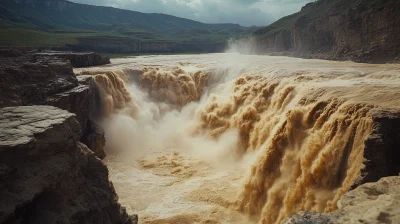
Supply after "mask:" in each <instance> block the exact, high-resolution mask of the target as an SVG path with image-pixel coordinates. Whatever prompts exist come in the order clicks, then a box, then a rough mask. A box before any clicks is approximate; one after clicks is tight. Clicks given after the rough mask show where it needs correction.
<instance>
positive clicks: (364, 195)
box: [283, 176, 400, 224]
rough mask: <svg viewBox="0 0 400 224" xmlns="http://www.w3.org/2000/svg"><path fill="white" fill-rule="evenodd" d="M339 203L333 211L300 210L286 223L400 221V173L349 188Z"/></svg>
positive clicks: (372, 223) (322, 223)
mask: <svg viewBox="0 0 400 224" xmlns="http://www.w3.org/2000/svg"><path fill="white" fill-rule="evenodd" d="M338 205H339V210H337V211H335V212H333V213H328V214H319V213H314V212H300V213H299V214H297V215H294V216H292V217H289V218H288V219H286V220H285V221H284V222H283V223H284V224H311V223H315V224H317V223H318V224H339V223H340V224H341V223H370V224H374V223H377V224H378V223H400V176H393V177H386V178H383V179H381V180H380V181H378V182H375V183H368V184H364V185H362V186H360V187H358V188H356V189H355V190H352V191H350V192H347V193H346V194H345V195H344V196H343V197H342V199H341V200H340V201H339V204H338Z"/></svg>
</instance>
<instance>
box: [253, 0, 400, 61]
mask: <svg viewBox="0 0 400 224" xmlns="http://www.w3.org/2000/svg"><path fill="white" fill-rule="evenodd" d="M399 12H400V2H398V1H396V0H377V1H375V0H364V1H360V0H356V1H344V0H319V1H316V2H314V3H310V4H307V5H306V6H305V7H303V8H302V10H301V11H300V12H298V13H296V14H293V15H291V16H288V17H284V18H282V19H281V20H279V21H277V22H276V23H274V24H272V25H270V26H269V27H266V28H263V29H261V30H258V31H256V32H255V35H256V39H257V44H258V46H259V48H258V49H259V52H261V53H264V52H267V53H275V54H276V53H278V54H283V55H293V56H299V57H306V58H310V57H313V58H322V59H333V60H353V61H356V62H373V63H382V62H390V61H398V59H399V57H400V42H399V41H398V35H399V34H400V14H399Z"/></svg>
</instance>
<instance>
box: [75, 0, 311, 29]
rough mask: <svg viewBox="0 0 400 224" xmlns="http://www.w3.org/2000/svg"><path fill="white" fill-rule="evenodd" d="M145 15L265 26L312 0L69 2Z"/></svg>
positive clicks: (77, 0)
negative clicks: (168, 15) (131, 11)
mask: <svg viewBox="0 0 400 224" xmlns="http://www.w3.org/2000/svg"><path fill="white" fill-rule="evenodd" d="M72 1H73V2H78V3H86V4H93V5H104V6H113V7H116V8H123V9H129V10H134V11H140V12H146V13H153V12H156V13H165V14H170V15H174V16H178V17H183V18H188V19H193V20H197V21H200V22H206V23H238V24H241V25H245V26H251V25H258V26H262V25H267V24H269V23H271V22H273V21H274V20H276V19H278V18H280V17H282V16H285V15H288V14H291V13H294V12H296V11H298V10H299V9H300V8H301V7H302V6H303V5H304V4H306V3H308V2H310V1H312V0H72Z"/></svg>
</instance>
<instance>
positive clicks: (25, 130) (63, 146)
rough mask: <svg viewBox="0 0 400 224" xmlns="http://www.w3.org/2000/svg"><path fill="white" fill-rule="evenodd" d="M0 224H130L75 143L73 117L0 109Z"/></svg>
mask: <svg viewBox="0 0 400 224" xmlns="http://www.w3.org/2000/svg"><path fill="white" fill-rule="evenodd" d="M0 114H1V116H0V167H1V169H0V179H1V183H0V198H1V203H0V223H121V224H128V223H136V222H137V218H136V217H129V216H128V215H127V213H126V211H125V210H124V209H123V208H121V206H120V204H119V203H118V197H117V195H116V193H115V191H114V187H113V185H112V184H111V183H110V182H109V181H108V169H107V167H106V166H105V165H104V164H103V163H102V162H101V161H100V159H98V158H97V157H96V156H95V154H94V153H93V152H92V151H91V150H89V149H88V148H87V147H86V146H85V145H84V144H82V143H80V142H79V138H80V136H81V129H80V125H79V122H78V121H77V120H76V116H75V115H74V114H72V113H69V112H67V111H64V110H61V109H58V108H55V107H51V106H19V107H6V108H2V109H0Z"/></svg>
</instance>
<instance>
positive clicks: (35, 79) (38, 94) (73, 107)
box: [0, 58, 104, 158]
mask: <svg viewBox="0 0 400 224" xmlns="http://www.w3.org/2000/svg"><path fill="white" fill-rule="evenodd" d="M27 61H30V62H28V63H19V61H18V60H17V62H16V63H14V64H12V63H11V65H10V66H2V67H0V108H1V107H10V106H24V105H52V106H56V107H58V108H61V109H64V110H67V111H69V112H71V113H74V114H76V115H77V120H78V121H79V124H80V125H81V128H82V138H81V140H82V141H83V142H89V141H86V138H87V136H89V135H91V137H90V138H91V139H93V134H98V135H99V136H98V137H97V138H98V139H101V138H102V136H103V135H104V134H103V133H101V130H100V129H96V132H93V133H92V132H91V131H92V130H91V128H89V124H90V123H91V122H92V121H90V120H91V119H92V120H95V119H96V118H97V111H98V110H97V108H96V105H97V104H98V90H97V87H96V84H95V82H94V81H93V80H92V78H91V77H88V76H82V77H80V78H79V79H77V77H76V76H75V74H74V73H73V70H72V67H71V64H70V63H69V62H68V61H66V60H65V59H54V60H51V59H48V60H40V61H37V60H35V58H31V59H30V60H27ZM102 142H103V141H97V143H98V144H96V147H97V148H96V149H94V151H96V152H98V153H97V154H98V155H99V157H100V158H103V157H104V152H101V151H102V147H100V143H102ZM103 146H104V144H103Z"/></svg>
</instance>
